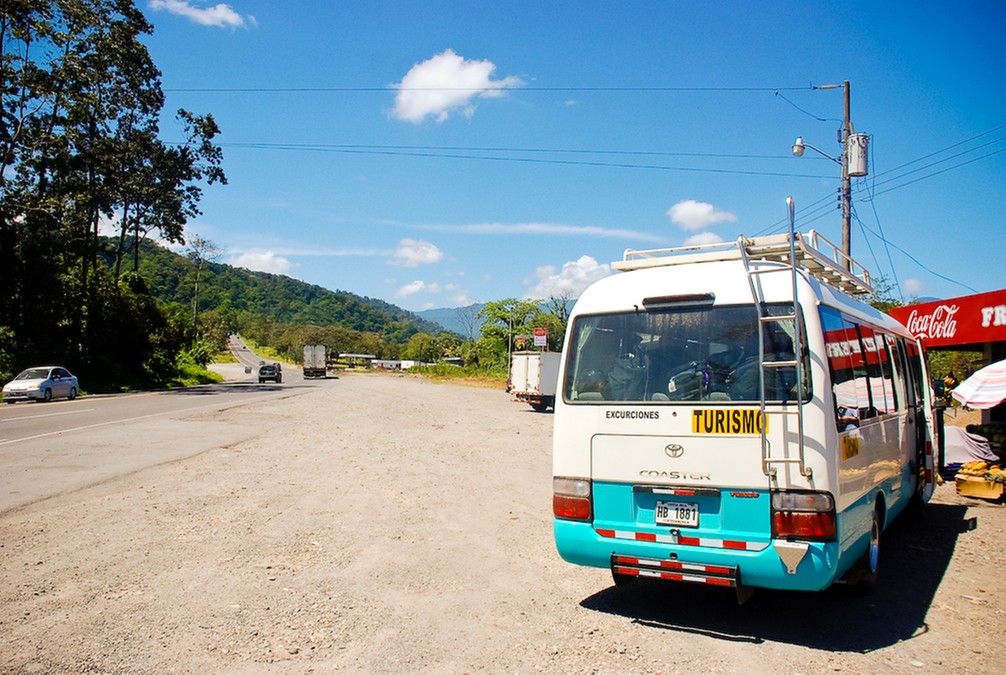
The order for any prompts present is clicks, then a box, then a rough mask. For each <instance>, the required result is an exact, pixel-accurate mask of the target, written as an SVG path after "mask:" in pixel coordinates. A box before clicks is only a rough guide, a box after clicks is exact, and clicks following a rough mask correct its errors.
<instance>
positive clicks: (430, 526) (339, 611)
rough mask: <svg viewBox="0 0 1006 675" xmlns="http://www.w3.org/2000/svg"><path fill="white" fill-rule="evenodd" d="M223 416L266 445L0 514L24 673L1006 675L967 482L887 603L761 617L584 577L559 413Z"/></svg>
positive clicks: (890, 556) (894, 568)
mask: <svg viewBox="0 0 1006 675" xmlns="http://www.w3.org/2000/svg"><path fill="white" fill-rule="evenodd" d="M284 386H285V385H284ZM201 415H203V416H204V417H205V419H206V421H208V422H216V423H219V422H221V421H225V422H227V423H239V424H244V425H247V427H248V428H250V429H254V430H255V432H256V433H255V435H254V437H253V438H251V439H250V440H248V441H244V442H241V443H239V444H237V445H234V446H231V447H216V448H212V449H210V450H208V451H206V452H203V453H202V454H199V455H197V456H195V457H192V458H189V459H185V460H182V461H176V462H172V463H167V464H162V465H159V466H156V467H152V468H149V469H146V470H143V471H140V472H138V473H132V474H129V475H123V476H120V477H117V478H114V479H112V480H108V481H105V482H102V483H101V484H98V485H94V486H91V487H88V488H86V489H83V490H77V491H73V492H68V493H64V494H60V495H58V496H56V497H53V498H51V499H47V500H44V501H41V502H37V503H34V504H31V505H28V506H24V507H21V508H17V509H14V510H10V511H7V512H5V513H2V514H0V671H3V672H167V671H171V672H200V673H201V672H211V671H212V672H290V673H302V672H312V671H315V672H319V671H320V672H331V671H336V670H348V671H351V672H359V671H368V672H369V671H379V672H415V671H424V672H472V671H492V672H538V671H545V672H556V671H561V672H583V671H602V672H616V671H617V672H625V671H632V672H744V673H750V672H772V673H776V672H824V671H853V672H894V673H899V672H921V671H925V670H938V671H942V672H986V673H994V672H1003V671H1004V670H1006V664H1004V663H1003V658H1004V657H1003V651H1002V649H1001V647H1000V645H1001V644H1002V642H1003V639H1004V628H1006V614H1004V610H1006V606H1004V605H1006V600H1004V597H1006V596H1004V592H1003V580H1002V563H1001V559H1002V557H1003V555H1004V553H1006V545H1004V544H1006V537H1004V536H1003V533H1004V531H1006V511H1004V507H1003V506H1002V505H1001V504H999V503H993V502H987V501H980V500H973V499H966V498H961V497H958V496H957V495H956V494H954V489H953V486H952V485H945V486H942V487H941V488H940V489H939V490H938V493H937V499H936V500H935V503H934V504H932V505H930V507H929V508H928V510H927V512H926V514H925V516H924V517H923V518H921V519H916V520H911V521H906V522H903V523H900V524H899V525H898V526H897V527H896V528H895V530H894V531H893V532H891V533H890V534H889V535H888V536H887V538H886V540H885V542H884V546H885V550H884V552H883V555H884V561H883V564H884V567H883V568H882V576H883V579H882V587H881V588H880V589H879V590H878V591H877V592H876V593H875V594H874V595H873V596H870V597H868V598H861V597H857V596H855V595H852V594H851V593H848V592H847V591H846V589H843V588H835V589H832V590H829V591H828V592H825V593H821V594H814V595H807V594H793V593H779V592H764V591H763V592H758V593H756V594H755V596H754V598H752V600H750V601H749V602H748V603H747V604H745V605H743V606H737V604H736V602H735V600H734V597H733V595H732V594H730V593H729V592H726V591H722V590H719V589H706V588H696V587H687V586H674V585H660V584H641V585H638V586H634V587H630V588H625V589H615V588H614V587H613V586H612V584H611V581H610V576H609V574H608V572H607V571H605V570H595V569H585V568H578V567H574V566H571V565H568V564H566V563H564V562H562V561H561V560H560V559H559V557H558V555H557V554H556V553H555V549H554V547H553V544H552V538H551V536H552V535H551V504H550V500H551V459H550V453H551V421H552V416H551V414H538V413H535V412H533V411H532V410H531V409H530V407H528V406H526V405H523V404H518V403H513V402H511V401H510V399H509V397H508V396H507V395H506V394H505V393H504V392H502V391H499V390H492V389H480V388H471V387H464V386H457V385H450V384H436V383H431V382H428V381H425V380H421V379H415V378H411V377H405V376H401V375H377V374H346V375H343V376H342V377H340V378H338V379H332V380H330V381H328V382H326V383H324V385H323V386H322V387H319V388H311V389H305V393H303V394H299V395H295V396H291V397H289V398H285V399H282V400H274V401H270V402H267V403H259V404H252V405H248V406H242V407H238V408H232V409H229V410H225V411H222V412H217V413H201ZM182 440H184V439H182ZM975 524H977V529H971V528H972V527H973V526H974V525H975Z"/></svg>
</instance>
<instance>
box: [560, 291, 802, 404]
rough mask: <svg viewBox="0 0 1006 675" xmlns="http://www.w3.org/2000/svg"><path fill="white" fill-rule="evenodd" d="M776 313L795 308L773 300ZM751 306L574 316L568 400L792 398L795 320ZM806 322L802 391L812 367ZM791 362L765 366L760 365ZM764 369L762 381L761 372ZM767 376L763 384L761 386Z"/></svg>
mask: <svg viewBox="0 0 1006 675" xmlns="http://www.w3.org/2000/svg"><path fill="white" fill-rule="evenodd" d="M766 313H767V314H768V315H771V316H779V317H782V316H786V315H792V313H793V306H792V305H767V306H766ZM758 325H759V320H758V314H757V311H756V309H755V307H754V306H753V305H738V306H720V307H714V306H701V307H684V308H681V307H675V308H668V309H661V310H651V311H640V312H623V313H617V314H593V315H583V316H579V317H577V318H576V320H575V321H574V323H573V327H572V329H571V330H572V334H571V337H570V342H569V354H568V357H567V358H568V359H569V361H568V363H567V367H566V376H565V381H564V382H563V397H564V399H565V400H566V401H567V402H572V403H576V402H588V401H613V402H640V401H648V402H667V403H676V402H678V403H682V402H693V401H712V402H715V401H721V402H729V401H745V402H751V401H759V400H760V399H761V395H760V392H761V389H762V387H764V392H765V400H766V401H774V402H775V401H780V402H787V401H794V400H796V399H797V398H798V396H799V389H800V387H799V386H798V382H797V375H796V373H797V369H796V367H795V365H793V364H794V363H795V362H796V354H795V352H794V348H793V345H794V342H795V340H794V337H795V336H796V330H795V325H794V322H793V320H792V319H779V320H776V321H766V322H762V326H763V328H762V330H763V340H764V350H765V356H764V358H763V359H759V351H758V349H759V340H758ZM805 334H806V333H805V331H804V330H803V328H802V319H801V330H800V335H801V343H802V345H803V347H802V348H801V349H800V352H801V355H802V358H803V361H802V371H803V380H804V381H803V393H804V398H805V400H806V399H809V398H810V394H811V387H810V365H809V358H808V355H807V349H806V339H805V338H804V337H803V336H804V335H805ZM761 361H764V362H766V363H768V362H780V361H781V362H790V364H789V365H779V366H772V365H769V366H766V367H764V368H762V367H760V365H759V364H760V362H761ZM763 371H764V378H763V376H762V372H763ZM762 379H764V383H762Z"/></svg>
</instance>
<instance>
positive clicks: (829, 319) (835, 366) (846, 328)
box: [821, 307, 870, 431]
mask: <svg viewBox="0 0 1006 675" xmlns="http://www.w3.org/2000/svg"><path fill="white" fill-rule="evenodd" d="M821 324H822V327H823V329H824V343H825V353H826V354H827V357H828V370H829V371H830V372H831V387H832V395H833V397H834V403H835V424H836V426H837V428H838V430H839V431H847V430H849V429H854V428H856V427H858V426H859V423H860V419H861V418H862V417H864V416H866V415H867V414H869V409H870V399H869V392H868V390H867V377H866V361H865V359H864V356H863V347H862V343H861V341H860V338H859V332H858V331H857V327H856V325H855V324H853V323H852V322H850V321H848V320H846V319H845V317H843V316H842V315H841V314H839V313H838V312H837V311H835V310H833V309H831V308H829V307H822V308H821Z"/></svg>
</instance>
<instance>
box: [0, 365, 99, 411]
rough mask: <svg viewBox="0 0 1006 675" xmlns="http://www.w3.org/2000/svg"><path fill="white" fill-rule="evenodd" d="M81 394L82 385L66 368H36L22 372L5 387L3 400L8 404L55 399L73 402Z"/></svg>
mask: <svg viewBox="0 0 1006 675" xmlns="http://www.w3.org/2000/svg"><path fill="white" fill-rule="evenodd" d="M79 392H80V385H79V384H78V382H77V378H76V376H74V375H73V374H72V373H71V372H70V371H68V370H67V369H66V368H62V367H60V366H35V367H33V368H28V369H27V370H22V371H21V372H20V373H18V376H17V377H15V378H14V379H13V380H11V381H10V382H8V383H7V384H5V385H4V388H3V400H4V401H5V402H6V403H15V402H16V401H28V400H31V399H34V400H36V401H51V400H52V399H54V398H67V399H69V400H71V401H72V400H73V399H75V398H77V394H78V393H79Z"/></svg>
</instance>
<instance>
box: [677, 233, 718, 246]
mask: <svg viewBox="0 0 1006 675" xmlns="http://www.w3.org/2000/svg"><path fill="white" fill-rule="evenodd" d="M721 241H723V237H721V236H720V235H718V234H716V233H715V232H699V233H698V234H693V235H692V236H690V237H688V238H687V239H685V244H684V245H685V246H701V245H702V244H718V243H720V242H721Z"/></svg>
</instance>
